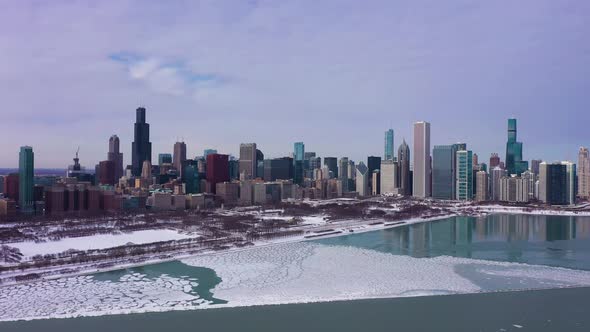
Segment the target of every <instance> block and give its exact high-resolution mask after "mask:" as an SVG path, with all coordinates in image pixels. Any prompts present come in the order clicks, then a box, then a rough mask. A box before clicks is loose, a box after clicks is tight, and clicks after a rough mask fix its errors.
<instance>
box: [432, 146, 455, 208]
mask: <svg viewBox="0 0 590 332" xmlns="http://www.w3.org/2000/svg"><path fill="white" fill-rule="evenodd" d="M456 152H457V150H456V147H455V145H435V146H434V148H433V149H432V197H433V198H436V199H448V200H450V199H455V158H456Z"/></svg>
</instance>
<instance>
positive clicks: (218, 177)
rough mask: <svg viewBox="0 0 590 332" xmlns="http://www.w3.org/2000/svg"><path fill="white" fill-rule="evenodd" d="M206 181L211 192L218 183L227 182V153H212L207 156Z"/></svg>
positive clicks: (214, 190) (214, 191)
mask: <svg viewBox="0 0 590 332" xmlns="http://www.w3.org/2000/svg"><path fill="white" fill-rule="evenodd" d="M207 182H209V186H210V188H211V192H212V193H213V194H215V193H216V188H217V184H218V183H223V182H229V156H228V155H226V154H217V153H214V154H210V155H208V156H207Z"/></svg>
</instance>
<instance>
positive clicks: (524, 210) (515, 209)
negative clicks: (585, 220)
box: [458, 205, 590, 217]
mask: <svg viewBox="0 0 590 332" xmlns="http://www.w3.org/2000/svg"><path fill="white" fill-rule="evenodd" d="M474 208H477V209H478V210H479V211H482V212H485V213H518V214H530V215H543V216H578V217H583V216H590V211H566V210H559V209H539V208H534V207H533V208H528V207H520V206H503V205H482V206H475V207H474ZM458 211H460V209H458Z"/></svg>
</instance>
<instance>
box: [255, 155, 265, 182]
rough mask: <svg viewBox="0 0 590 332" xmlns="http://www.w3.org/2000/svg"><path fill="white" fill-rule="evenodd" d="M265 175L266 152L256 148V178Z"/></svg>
mask: <svg viewBox="0 0 590 332" xmlns="http://www.w3.org/2000/svg"><path fill="white" fill-rule="evenodd" d="M263 177H264V153H262V151H261V150H258V149H256V178H261V179H262V178H263Z"/></svg>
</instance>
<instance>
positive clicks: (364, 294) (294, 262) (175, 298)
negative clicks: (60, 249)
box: [0, 242, 590, 321]
mask: <svg viewBox="0 0 590 332" xmlns="http://www.w3.org/2000/svg"><path fill="white" fill-rule="evenodd" d="M182 263H184V264H185V265H186V268H187V271H186V274H184V271H180V272H179V271H176V273H179V274H180V275H184V276H182V277H173V276H170V275H166V274H162V275H160V276H159V277H151V278H148V277H146V276H145V275H142V274H138V273H131V272H130V273H129V274H127V275H125V276H123V277H122V278H120V279H119V280H118V281H109V280H106V281H105V280H97V279H95V278H93V277H92V276H81V277H73V278H62V279H57V280H52V281H43V282H37V283H31V284H27V285H16V286H8V287H2V288H0V320H4V321H9V320H18V319H39V318H64V317H78V316H98V315H107V314H118V313H132V312H153V311H172V310H191V309H200V308H201V309H202V308H212V307H227V306H229V307H235V306H251V305H267V304H283V303H302V302H316V301H335V300H348V299H361V298H380V297H407V296H421V295H440V294H456V293H472V292H481V291H501V290H518V289H531V288H552V287H568V286H590V271H579V270H570V269H564V268H555V267H546V266H538V265H527V264H515V263H502V262H492V261H484V260H475V259H467V258H455V257H448V256H441V257H436V258H413V257H410V256H399V255H392V254H388V253H382V252H377V251H374V250H369V249H361V248H355V247H341V246H328V245H323V244H317V243H313V242H299V243H285V244H277V245H273V246H265V247H254V248H250V249H244V250H240V251H233V252H223V253H217V254H211V255H203V256H195V257H191V258H186V259H183V260H182ZM191 266H199V267H207V268H211V269H213V270H215V272H216V273H217V275H218V276H219V277H220V278H221V279H222V281H221V283H219V284H218V285H217V286H216V287H215V288H214V289H213V290H212V292H213V296H214V297H215V298H218V299H221V300H226V301H228V303H227V304H211V302H208V301H206V300H204V299H202V298H200V297H199V295H198V294H196V293H195V292H194V291H193V287H194V286H196V285H197V283H199V278H200V277H201V276H199V275H191V272H190V271H191V269H192V267H191ZM193 271H194V270H193Z"/></svg>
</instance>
